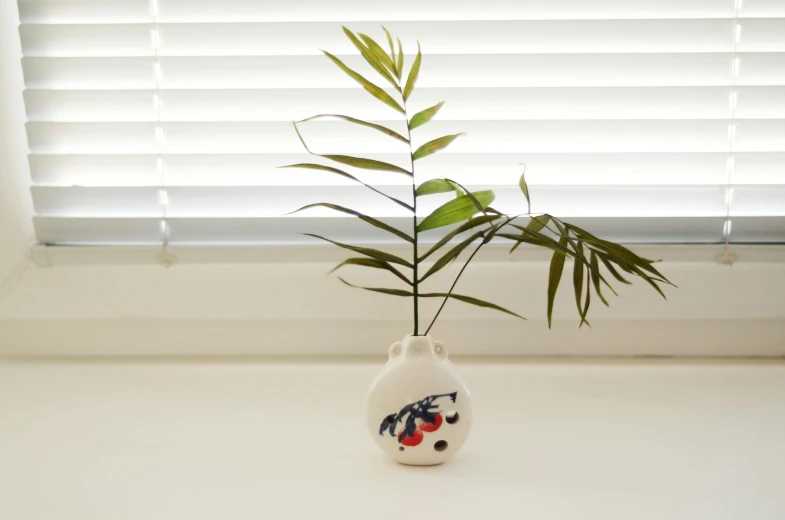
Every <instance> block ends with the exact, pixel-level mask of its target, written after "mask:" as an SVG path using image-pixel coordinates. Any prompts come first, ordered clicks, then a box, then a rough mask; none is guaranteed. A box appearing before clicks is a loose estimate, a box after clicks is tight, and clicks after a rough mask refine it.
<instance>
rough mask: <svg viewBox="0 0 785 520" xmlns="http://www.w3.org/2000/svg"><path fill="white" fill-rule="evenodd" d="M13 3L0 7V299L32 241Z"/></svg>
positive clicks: (15, 16)
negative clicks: (5, 285)
mask: <svg viewBox="0 0 785 520" xmlns="http://www.w3.org/2000/svg"><path fill="white" fill-rule="evenodd" d="M18 25H19V14H18V12H17V7H16V2H14V1H11V0H6V1H3V2H0V296H2V289H3V285H4V282H5V283H6V284H7V283H9V282H11V281H12V280H10V279H9V277H13V276H14V275H15V274H17V273H18V270H19V268H20V265H21V263H22V261H23V259H24V258H25V257H26V256H27V250H28V248H29V247H30V245H31V244H32V242H33V237H34V231H33V229H32V223H31V222H32V221H31V216H32V202H31V199H30V192H29V189H28V186H29V181H28V179H29V178H30V175H29V166H28V163H27V156H26V151H27V136H26V134H25V127H24V123H25V121H26V120H27V117H26V115H25V110H24V102H23V99H22V89H23V85H24V80H23V77H22V66H21V62H20V59H21V55H22V52H21V44H20V41H19V31H18V29H17V26H18Z"/></svg>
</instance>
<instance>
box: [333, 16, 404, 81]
mask: <svg viewBox="0 0 785 520" xmlns="http://www.w3.org/2000/svg"><path fill="white" fill-rule="evenodd" d="M343 32H344V34H346V36H347V37H348V38H349V39H350V40H351V41H352V43H353V44H354V46H355V47H357V50H358V51H360V54H361V55H362V57H363V58H365V61H367V62H368V65H370V66H371V67H372V68H373V70H375V71H376V72H378V73H379V75H381V76H382V77H383V78H384V79H386V80H387V81H389V82H390V84H391V85H392V86H393V87H395V88H396V90H398V91H400V89H401V87H399V86H398V82H397V81H395V79H394V78H393V76H392V75H391V74H390V73H389V72H388V70H387V69H386V68H385V65H386V62H389V61H390V58H389V57H388V56H387V54H385V53H384V51H382V53H381V55H379V54H377V53H376V52H374V51H373V50H372V49H370V48H368V47H366V46H365V45H363V44H362V42H361V41H360V40H358V39H357V36H355V35H354V33H352V31H350V30H349V29H347V28H346V27H344V28H343ZM377 46H378V45H377Z"/></svg>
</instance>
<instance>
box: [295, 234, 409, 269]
mask: <svg viewBox="0 0 785 520" xmlns="http://www.w3.org/2000/svg"><path fill="white" fill-rule="evenodd" d="M304 234H305V235H306V236H309V237H314V238H318V239H319V240H324V241H325V242H330V243H331V244H335V245H336V246H338V247H342V248H344V249H348V250H349V251H354V252H355V253H360V254H361V255H365V256H369V257H371V258H375V259H377V260H383V261H385V262H390V263H391V264H398V265H403V266H406V267H408V268H410V269H412V268H414V266H413V265H412V264H411V263H410V262H407V261H406V260H404V259H403V258H400V257H397V256H395V255H391V254H390V253H385V252H384V251H379V250H378V249H371V248H368V247H359V246H352V245H349V244H342V243H341V242H336V241H335V240H330V239H329V238H325V237H323V236H320V235H315V234H313V233H304Z"/></svg>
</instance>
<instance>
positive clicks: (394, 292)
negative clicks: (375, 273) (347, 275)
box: [338, 276, 422, 296]
mask: <svg viewBox="0 0 785 520" xmlns="http://www.w3.org/2000/svg"><path fill="white" fill-rule="evenodd" d="M338 279H339V280H340V281H342V282H343V283H345V284H346V285H348V286H349V287H354V288H355V289H364V290H366V291H373V292H378V293H382V294H391V295H393V296H414V293H412V292H411V291H403V290H401V289H386V288H384V287H362V286H360V285H353V284H350V283H349V282H347V281H346V280H344V279H343V278H341V277H340V276H339V277H338ZM421 296H422V295H421Z"/></svg>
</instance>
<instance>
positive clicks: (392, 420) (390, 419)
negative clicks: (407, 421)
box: [384, 413, 395, 424]
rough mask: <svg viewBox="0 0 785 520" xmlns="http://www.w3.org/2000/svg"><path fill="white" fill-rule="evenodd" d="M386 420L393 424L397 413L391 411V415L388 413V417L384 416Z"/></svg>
mask: <svg viewBox="0 0 785 520" xmlns="http://www.w3.org/2000/svg"><path fill="white" fill-rule="evenodd" d="M384 420H385V422H386V423H387V424H392V423H393V422H394V421H395V414H394V413H391V414H390V415H388V416H387V417H385V418H384Z"/></svg>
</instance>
